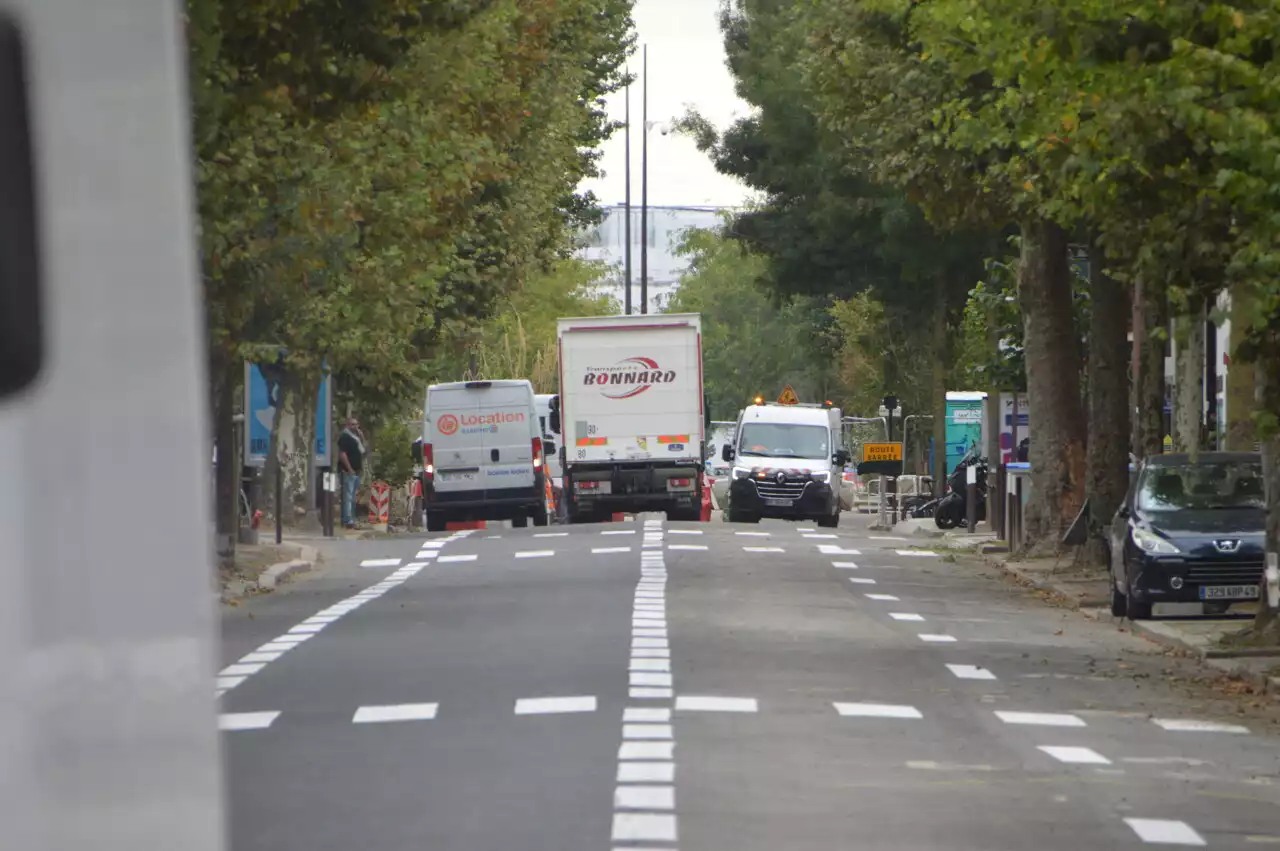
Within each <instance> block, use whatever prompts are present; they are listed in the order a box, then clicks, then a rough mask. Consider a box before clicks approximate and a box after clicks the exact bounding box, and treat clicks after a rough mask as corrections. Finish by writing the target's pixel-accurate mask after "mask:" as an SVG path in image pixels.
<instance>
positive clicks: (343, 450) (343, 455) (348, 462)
mask: <svg viewBox="0 0 1280 851" xmlns="http://www.w3.org/2000/svg"><path fill="white" fill-rule="evenodd" d="M363 468H364V434H363V433H362V432H361V431H360V421H359V420H358V419H356V418H355V417H348V418H347V426H346V428H344V429H343V430H342V434H340V435H339V436H338V469H339V470H340V471H341V473H342V525H343V528H346V529H354V528H355V527H356V490H358V489H359V487H360V471H361V470H362V469H363Z"/></svg>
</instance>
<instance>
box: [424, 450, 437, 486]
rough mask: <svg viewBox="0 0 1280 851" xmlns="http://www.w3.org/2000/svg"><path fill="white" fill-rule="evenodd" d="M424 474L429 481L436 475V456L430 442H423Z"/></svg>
mask: <svg viewBox="0 0 1280 851" xmlns="http://www.w3.org/2000/svg"><path fill="white" fill-rule="evenodd" d="M422 475H423V476H424V477H425V478H426V480H427V481H428V482H429V481H431V480H432V479H434V478H435V477H436V457H435V454H434V453H432V451H431V444H430V443H423V444H422Z"/></svg>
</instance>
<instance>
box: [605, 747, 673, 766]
mask: <svg viewBox="0 0 1280 851" xmlns="http://www.w3.org/2000/svg"><path fill="white" fill-rule="evenodd" d="M675 750H676V743H675V742H623V743H622V746H621V747H620V748H618V759H621V760H627V759H660V760H666V761H667V762H670V761H671V760H672V759H674V758H675Z"/></svg>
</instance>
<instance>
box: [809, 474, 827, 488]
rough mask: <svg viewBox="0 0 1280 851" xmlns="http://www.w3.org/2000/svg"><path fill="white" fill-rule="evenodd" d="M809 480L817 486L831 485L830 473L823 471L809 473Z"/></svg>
mask: <svg viewBox="0 0 1280 851" xmlns="http://www.w3.org/2000/svg"><path fill="white" fill-rule="evenodd" d="M809 478H811V479H813V480H814V481H815V482H817V483H818V484H821V485H829V484H831V471H830V470H823V471H822V472H820V473H810V474H809Z"/></svg>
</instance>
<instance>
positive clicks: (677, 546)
mask: <svg viewBox="0 0 1280 851" xmlns="http://www.w3.org/2000/svg"><path fill="white" fill-rule="evenodd" d="M706 548H707V545H706V544H667V549H669V550H705V549H706Z"/></svg>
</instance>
